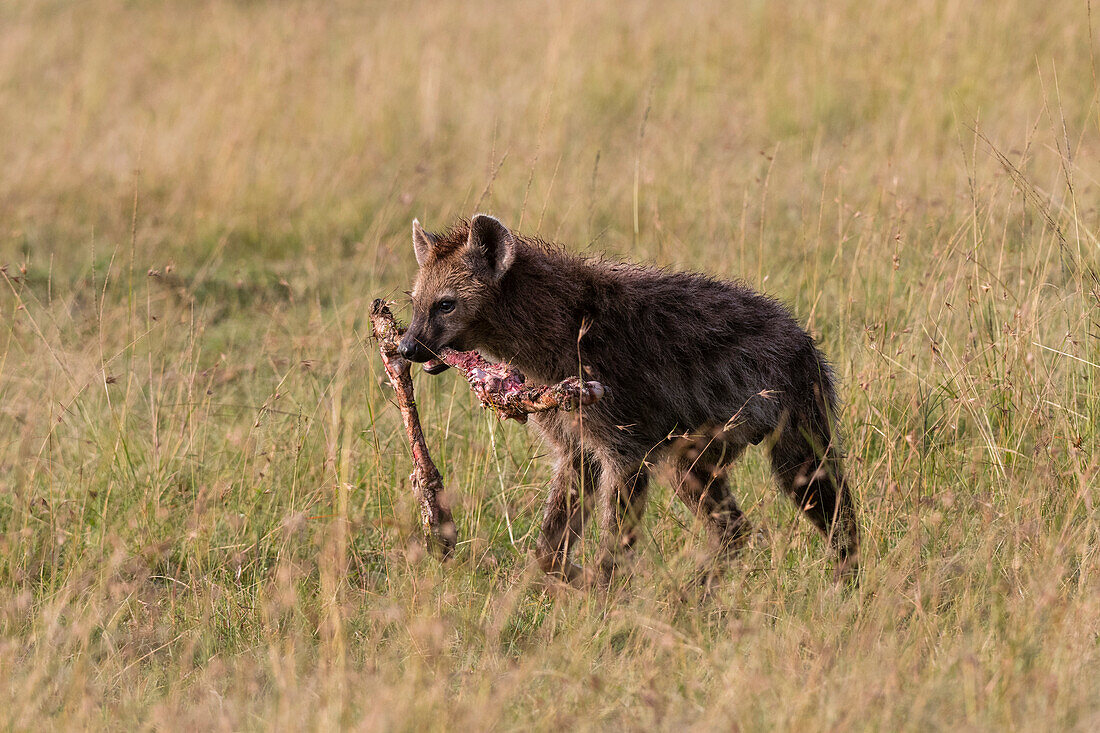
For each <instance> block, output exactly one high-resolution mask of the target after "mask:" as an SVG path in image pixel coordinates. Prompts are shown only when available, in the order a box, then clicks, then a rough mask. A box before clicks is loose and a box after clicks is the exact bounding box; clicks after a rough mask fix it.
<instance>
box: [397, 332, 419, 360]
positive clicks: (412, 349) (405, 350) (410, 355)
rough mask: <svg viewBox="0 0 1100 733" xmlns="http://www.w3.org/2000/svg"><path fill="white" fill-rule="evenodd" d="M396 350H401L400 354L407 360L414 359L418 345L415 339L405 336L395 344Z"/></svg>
mask: <svg viewBox="0 0 1100 733" xmlns="http://www.w3.org/2000/svg"><path fill="white" fill-rule="evenodd" d="M397 350H398V351H399V352H401V356H403V357H405V358H406V359H408V360H409V361H416V360H417V358H416V357H417V352H419V351H420V345H419V344H418V343H417V342H416V339H414V338H409V337H408V336H406V337H405V338H403V339H401V343H400V344H398V345H397Z"/></svg>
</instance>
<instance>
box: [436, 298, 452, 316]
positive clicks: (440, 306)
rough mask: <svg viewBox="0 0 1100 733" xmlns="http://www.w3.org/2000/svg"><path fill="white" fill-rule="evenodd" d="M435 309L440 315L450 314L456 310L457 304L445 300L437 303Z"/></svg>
mask: <svg viewBox="0 0 1100 733" xmlns="http://www.w3.org/2000/svg"><path fill="white" fill-rule="evenodd" d="M435 307H436V310H438V311H439V312H440V313H450V312H451V311H453V310H454V309H455V302H454V301H453V300H451V299H450V298H444V299H443V300H441V301H439V302H438V303H436V304H435Z"/></svg>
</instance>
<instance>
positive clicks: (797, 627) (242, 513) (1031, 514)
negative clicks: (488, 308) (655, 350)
mask: <svg viewBox="0 0 1100 733" xmlns="http://www.w3.org/2000/svg"><path fill="white" fill-rule="evenodd" d="M1095 22H1096V21H1095V19H1093V18H1092V17H1091V12H1090V8H1089V6H1088V5H1087V4H1086V3H1085V2H1063V3H1050V4H1043V3H1030V2H1025V1H1024V0H1009V1H1006V2H1001V3H996V4H978V3H967V2H963V1H962V0H936V1H932V0H915V1H914V2H910V3H891V2H885V1H882V0H860V1H859V2H855V1H852V0H839V1H838V2H831V3H815V2H802V1H801V0H796V1H794V2H789V3H764V2H751V3H742V4H738V5H736V6H730V5H728V4H726V3H720V2H700V3H695V4H692V5H691V6H690V7H688V6H684V7H675V6H673V5H672V4H669V3H656V2H653V3H648V2H642V3H632V4H630V5H629V6H620V5H612V4H593V3H581V2H563V3H545V2H531V1H527V0H521V1H520V2H516V3H508V4H503V3H502V4H499V5H498V4H493V3H484V2H479V1H475V2H470V3H461V4H459V3H414V4H410V5H408V6H402V7H401V8H395V7H391V6H389V5H388V4H381V3H377V4H375V3H369V4H364V3H353V2H329V3H302V2H293V1H289V2H273V3H246V2H240V3H230V2H195V3H155V2H145V1H142V0H138V1H134V2H122V1H121V0H120V1H111V0H101V1H98V2H88V3H65V2H55V1H47V0H42V1H40V2H28V1H25V0H15V1H14V2H5V3H3V4H0V161H2V163H3V164H2V165H0V265H3V266H4V270H3V277H2V282H0V311H2V313H3V321H2V324H3V325H0V725H2V726H3V727H5V728H10V729H31V728H39V727H52V728H83V727H101V726H109V727H115V728H126V729H131V728H162V729H191V728H195V727H199V728H204V729H208V728H215V729H265V728H318V729H331V728H334V727H337V726H346V727H362V728H365V729H397V730H413V729H417V730H419V729H421V728H428V729H440V730H442V729H454V728H459V729H461V727H462V726H464V727H466V728H469V729H521V728H522V729H526V728H537V729H547V728H564V727H571V728H581V729H591V728H602V727H616V728H627V729H650V728H684V727H688V728H694V729H708V728H717V729H732V728H734V727H737V728H740V729H744V730H756V729H776V728H779V729H793V730H806V729H830V730H847V729H862V728H879V729H899V730H930V729H943V728H962V729H986V730H1002V729H1016V730H1050V729H1079V730H1088V729H1092V730H1095V729H1096V728H1097V727H1100V702H1098V701H1100V518H1098V516H1100V515H1098V512H1100V508H1098V503H1100V491H1098V488H1097V484H1098V483H1100V480H1098V473H1100V435H1098V425H1100V367H1098V365H1100V281H1098V267H1100V243H1098V240H1097V234H1098V232H1100V210H1098V208H1097V201H1100V198H1098V194H1100V121H1098V117H1097V113H1098V106H1097V94H1098V92H1100V86H1098V84H1097V79H1096V72H1095V70H1096V59H1095V58H1094V50H1095V39H1094V38H1093V26H1094V25H1095ZM476 210H486V211H491V212H493V213H495V214H497V215H498V216H500V217H501V218H503V219H504V220H506V221H508V222H509V223H510V224H511V225H512V226H514V227H517V228H518V229H520V230H521V231H523V232H525V233H532V234H539V235H541V236H543V237H545V238H550V239H557V240H559V241H562V242H565V243H567V244H568V245H569V246H570V247H571V248H573V249H575V250H587V249H594V250H600V251H606V252H611V253H613V254H616V255H621V256H626V257H630V258H633V259H641V260H646V261H650V262H656V263H659V264H661V265H667V266H673V267H682V268H697V269H705V270H707V271H709V272H711V273H714V274H717V275H720V276H729V277H741V278H744V279H745V280H746V281H748V282H749V283H751V284H753V285H756V286H758V287H761V288H763V289H765V290H767V291H769V292H770V293H772V294H774V295H776V296H778V297H780V298H782V299H784V300H786V301H787V302H789V303H790V304H791V305H792V307H793V308H794V309H795V310H796V311H797V313H798V314H799V317H800V318H801V319H802V320H803V321H804V322H806V323H808V324H809V327H810V328H811V329H812V330H813V332H814V333H815V334H816V335H817V336H818V338H819V339H820V341H821V343H822V345H823V347H824V349H825V350H826V352H827V353H828V354H830V356H831V358H832V360H833V361H834V363H835V366H836V369H837V372H838V374H839V375H840V377H841V379H842V382H843V384H842V397H843V400H844V407H843V412H842V415H841V421H842V426H843V433H844V436H845V445H846V450H847V452H848V455H849V461H850V465H851V467H852V473H853V475H854V479H855V480H854V484H855V487H856V491H857V492H858V495H859V498H860V501H861V504H862V507H863V509H862V524H863V526H864V528H865V534H866V541H865V545H864V561H863V565H864V575H863V578H862V583H861V585H860V586H859V587H858V589H853V590H845V589H843V588H838V587H836V586H835V585H834V584H833V583H832V582H831V580H830V566H829V561H828V559H827V557H826V553H825V551H824V548H823V547H822V542H821V541H820V539H819V538H818V537H816V536H814V535H813V534H812V533H811V532H810V531H809V530H808V529H807V527H806V525H805V523H803V522H802V521H801V520H800V519H799V518H798V517H797V516H796V512H795V510H794V509H793V507H792V506H790V505H789V504H788V503H786V502H785V501H784V500H783V499H782V498H781V497H780V496H779V495H778V494H777V492H776V491H775V490H774V488H773V486H772V484H771V482H770V479H769V477H768V475H767V471H766V467H765V464H764V462H763V461H761V459H760V456H758V455H755V454H754V455H751V456H749V458H748V459H747V460H746V462H745V463H744V465H743V466H742V467H741V468H740V469H739V470H738V471H737V473H736V474H735V477H734V483H735V485H737V486H738V490H737V491H738V494H739V496H740V497H741V500H742V504H743V505H745V506H746V507H747V509H748V511H749V512H750V515H751V517H752V518H753V520H754V522H755V523H756V524H757V525H758V526H759V527H760V528H761V529H762V534H763V536H762V537H761V538H760V539H759V541H758V542H756V543H755V544H754V546H753V547H751V548H750V549H749V551H748V552H747V553H746V554H745V555H744V557H743V558H741V560H740V561H739V564H738V566H737V567H735V568H733V569H732V570H731V572H730V573H729V575H728V577H727V578H726V580H725V582H724V583H723V584H722V585H721V586H720V587H719V588H718V589H717V591H716V593H715V594H714V595H713V596H712V597H710V598H708V599H705V600H704V599H702V598H700V597H699V594H698V593H697V592H696V590H695V588H694V586H693V585H692V573H691V572H690V569H691V568H692V566H693V564H694V562H695V558H696V556H697V555H698V553H699V551H700V549H701V548H702V546H703V542H702V541H701V539H700V538H699V536H698V532H697V531H696V528H695V527H694V526H693V525H692V523H691V521H690V519H689V517H688V515H687V513H686V512H685V511H684V510H683V509H682V507H681V506H679V505H678V503H677V502H676V501H675V500H674V497H672V495H671V493H670V491H669V490H668V488H667V486H661V487H659V489H658V490H657V492H656V495H655V498H654V500H653V502H652V504H651V508H650V512H649V516H648V520H647V526H648V536H647V537H646V541H645V542H644V546H643V548H642V550H641V552H640V555H639V557H638V559H637V561H636V563H635V565H634V574H633V577H632V579H631V580H630V581H629V582H628V583H625V584H623V585H622V586H620V587H616V588H613V589H612V590H611V591H610V592H608V593H580V592H574V591H569V590H566V589H563V588H559V587H554V586H552V585H548V584H547V583H546V582H544V581H543V580H542V578H541V577H540V575H539V573H538V571H537V569H534V568H533V567H532V562H531V560H530V557H529V552H530V549H531V547H532V545H533V542H534V538H535V532H536V528H537V522H538V512H539V509H540V503H541V496H542V486H543V485H544V483H545V481H546V479H547V477H548V474H549V470H550V466H549V464H548V461H547V460H546V459H545V458H544V456H543V448H542V447H541V446H540V444H539V443H538V442H537V440H535V439H534V438H533V436H531V435H530V434H529V433H528V432H526V431H525V430H524V429H522V428H519V427H517V426H514V425H511V424H509V425H504V424H499V423H497V421H496V420H495V419H494V418H492V417H491V416H489V415H488V414H486V413H484V412H482V411H481V410H479V409H478V408H477V406H476V405H475V403H474V400H473V398H472V397H471V396H470V394H469V393H468V391H467V390H466V389H465V387H464V386H463V385H461V384H460V383H459V381H458V380H457V379H456V378H455V377H454V375H453V374H447V375H445V376H441V377H439V378H435V379H432V378H429V377H426V376H420V377H417V387H418V390H419V393H418V394H419V396H420V401H421V405H422V409H423V412H424V415H425V418H426V421H427V422H428V423H429V429H428V439H429V441H430V443H431V445H432V446H433V449H434V451H435V454H436V457H437V459H438V462H439V464H440V465H441V467H442V468H443V470H444V473H445V474H446V480H447V482H448V484H449V486H450V487H451V488H452V493H453V496H454V499H455V501H456V503H457V505H458V509H457V519H458V523H459V531H460V534H461V539H462V541H463V542H462V545H461V547H460V552H459V556H458V558H457V559H456V560H455V561H454V562H453V563H451V564H450V565H448V566H446V567H440V566H439V565H438V564H437V563H435V562H434V561H433V560H432V559H430V558H427V557H424V554H423V552H422V551H421V550H420V544H419V539H418V530H417V526H416V513H415V508H414V506H413V502H412V501H411V498H410V496H409V490H408V481H407V478H406V477H407V473H408V470H409V458H408V454H407V448H406V447H405V445H404V443H403V442H402V439H401V434H400V431H399V427H400V426H399V423H398V422H397V415H396V411H395V410H394V409H393V408H392V407H391V406H390V405H389V404H388V402H387V395H386V391H385V389H384V388H383V386H382V384H381V382H380V378H381V376H382V373H381V368H380V365H379V363H378V361H377V359H376V356H375V354H374V353H373V350H372V348H371V346H370V344H369V343H368V342H367V340H366V332H367V328H368V327H367V324H366V311H367V307H368V305H369V303H370V300H371V299H372V298H373V297H376V296H389V297H394V298H398V299H400V298H401V297H402V296H401V294H402V291H403V290H404V289H405V288H407V287H408V284H409V283H410V282H411V278H412V275H413V272H414V261H413V257H412V251H411V246H410V242H409V223H410V221H411V219H412V218H413V217H414V216H416V217H419V218H420V220H421V221H422V222H424V223H425V224H426V225H427V226H429V227H431V226H442V225H445V224H447V223H450V222H451V221H452V220H453V219H455V218H456V217H459V216H468V215H470V214H471V213H473V212H474V211H476ZM590 544H591V543H590ZM590 549H591V548H588V549H587V550H586V552H588V551H590Z"/></svg>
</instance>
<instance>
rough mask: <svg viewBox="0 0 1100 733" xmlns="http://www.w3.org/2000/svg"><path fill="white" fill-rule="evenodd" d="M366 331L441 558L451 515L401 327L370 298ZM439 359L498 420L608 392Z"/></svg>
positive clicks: (569, 406) (451, 538)
mask: <svg viewBox="0 0 1100 733" xmlns="http://www.w3.org/2000/svg"><path fill="white" fill-rule="evenodd" d="M370 321H371V330H372V331H373V333H374V337H375V338H376V339H378V346H379V350H380V351H381V352H382V365H383V366H384V367H385V369H386V375H387V376H388V377H389V378H390V384H392V385H393V389H394V392H396V394H397V407H398V408H399V409H400V410H401V418H402V420H404V422H405V434H406V435H407V436H408V438H409V445H410V446H411V447H412V455H413V473H412V476H411V477H410V478H411V480H412V485H413V493H414V494H415V495H416V499H417V501H418V502H419V503H420V520H421V523H422V524H423V527H424V534H425V536H426V537H427V539H428V548H429V549H430V550H432V551H433V552H436V553H438V554H439V555H440V556H441V557H442V558H443V559H446V558H447V557H449V556H450V554H451V552H452V551H453V550H454V547H455V541H456V539H457V532H456V531H455V525H454V521H453V520H452V519H451V513H450V511H449V510H448V509H447V508H446V507H443V506H440V504H439V494H440V493H441V492H442V491H443V478H442V476H440V474H439V470H438V469H437V468H436V467H435V464H434V463H433V462H432V457H431V456H430V455H429V454H428V444H427V443H426V442H425V441H424V431H423V429H422V428H421V427H420V416H419V415H418V414H417V411H416V401H415V400H414V399H413V385H412V377H411V376H410V375H409V362H408V361H406V360H405V359H403V358H402V357H401V355H400V354H399V353H398V351H397V342H398V340H399V338H400V337H401V334H402V333H403V332H404V329H402V328H400V327H399V326H398V325H397V321H396V320H394V317H393V313H391V312H390V309H389V306H387V305H386V302H385V301H384V300H381V299H379V300H375V301H374V303H372V304H371V309H370ZM439 356H440V360H442V361H444V362H446V363H447V364H449V365H450V366H453V367H455V368H456V369H458V370H459V371H460V372H462V376H464V377H465V378H466V381H467V382H469V383H470V388H471V389H472V390H473V391H474V394H475V395H477V398H478V400H480V401H481V404H482V406H484V407H489V408H492V409H493V410H494V411H496V413H497V414H498V415H500V416H501V417H502V418H505V419H508V418H511V419H512V420H516V421H518V422H521V423H525V422H527V416H528V415H529V414H531V413H534V412H546V411H547V410H566V411H569V410H575V409H577V407H579V406H581V405H591V404H592V403H593V402H596V401H597V400H600V399H602V398H603V397H604V396H605V395H606V394H607V388H606V387H604V386H603V385H602V384H600V383H599V382H584V381H581V380H580V379H579V378H577V377H569V378H568V379H565V380H563V381H561V382H558V383H557V384H553V385H548V386H536V387H528V386H527V384H526V382H527V378H526V377H525V376H524V375H523V373H522V372H521V371H520V370H518V369H516V368H515V367H514V366H512V365H511V364H506V363H500V364H491V363H489V362H487V361H485V359H483V358H482V357H481V355H480V354H478V353H477V352H476V351H454V350H452V349H443V351H442V353H441V354H440V355H439Z"/></svg>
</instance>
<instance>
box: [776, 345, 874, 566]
mask: <svg viewBox="0 0 1100 733" xmlns="http://www.w3.org/2000/svg"><path fill="white" fill-rule="evenodd" d="M802 376H804V377H805V378H806V379H805V382H804V384H803V385H801V386H802V389H800V390H798V391H799V393H800V394H799V395H797V397H796V399H794V400H792V404H791V406H790V409H789V411H788V414H787V419H786V421H785V423H784V425H783V427H782V429H781V430H780V432H779V435H778V437H777V439H776V441H775V444H774V445H773V446H772V449H771V461H772V470H773V471H774V473H775V476H776V479H777V480H778V482H779V485H780V487H781V488H782V489H783V491H784V492H785V493H786V494H787V495H788V496H790V497H791V499H792V500H794V501H795V502H796V503H797V504H798V506H799V507H800V508H801V509H802V511H803V513H805V515H806V517H807V518H808V519H809V520H810V521H811V522H813V524H814V526H816V527H817V528H818V529H819V530H821V532H822V533H824V535H825V536H826V537H827V538H828V541H829V543H830V544H831V545H832V547H833V548H834V550H835V551H836V553H837V557H838V560H839V565H838V567H837V572H838V574H840V575H844V576H853V575H854V574H855V572H856V571H857V569H858V560H857V555H858V550H859V529H858V527H857V525H856V506H855V499H854V497H853V496H852V493H851V491H850V489H849V487H848V482H847V479H846V477H845V474H844V465H843V457H842V455H841V452H840V445H839V442H838V441H837V440H836V438H835V434H834V427H835V415H836V408H837V397H836V389H835V387H834V385H833V375H832V370H831V369H830V368H829V365H828V363H827V362H826V360H825V357H824V356H822V354H821V353H820V352H818V351H817V349H815V348H813V347H811V353H810V354H808V355H807V359H806V364H805V365H804V370H803V374H802Z"/></svg>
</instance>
